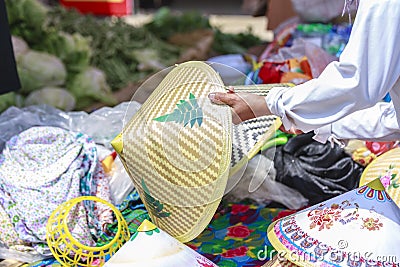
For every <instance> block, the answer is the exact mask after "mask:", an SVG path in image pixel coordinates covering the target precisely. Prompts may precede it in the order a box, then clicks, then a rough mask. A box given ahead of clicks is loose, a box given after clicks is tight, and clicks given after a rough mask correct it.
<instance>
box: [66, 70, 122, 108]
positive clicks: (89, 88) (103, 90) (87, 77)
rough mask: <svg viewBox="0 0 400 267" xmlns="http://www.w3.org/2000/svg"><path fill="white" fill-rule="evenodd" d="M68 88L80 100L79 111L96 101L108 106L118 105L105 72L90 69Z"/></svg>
mask: <svg viewBox="0 0 400 267" xmlns="http://www.w3.org/2000/svg"><path fill="white" fill-rule="evenodd" d="M67 88H68V90H69V91H70V92H71V93H72V94H73V95H74V96H75V97H76V99H78V101H77V103H76V108H77V109H82V108H84V107H87V106H89V105H90V104H92V103H93V102H95V101H100V102H102V103H104V104H107V105H115V104H116V103H117V102H116V100H115V98H114V96H113V95H112V93H111V88H110V86H109V85H108V84H107V81H106V76H105V75H104V72H102V71H101V70H99V69H97V68H94V67H89V68H87V69H85V70H84V71H83V72H81V73H79V74H78V75H76V76H75V77H74V78H73V79H72V80H71V82H69V84H68V86H67Z"/></svg>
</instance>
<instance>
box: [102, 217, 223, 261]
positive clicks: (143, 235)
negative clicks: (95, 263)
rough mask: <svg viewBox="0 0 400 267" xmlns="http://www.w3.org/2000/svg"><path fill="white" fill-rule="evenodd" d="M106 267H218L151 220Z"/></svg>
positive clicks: (144, 224) (146, 222)
mask: <svg viewBox="0 0 400 267" xmlns="http://www.w3.org/2000/svg"><path fill="white" fill-rule="evenodd" d="M104 266H105V267H135V266H137V267H142V266H146V267H158V266H163V267H175V266H193V267H217V265H215V264H214V263H213V262H212V261H210V260H209V259H207V258H205V257H204V256H202V255H200V254H199V253H197V252H196V251H194V250H192V249H191V248H189V247H188V246H185V245H184V244H183V243H180V242H179V241H178V240H176V239H174V238H173V237H171V236H170V235H168V234H167V233H166V232H164V231H163V230H161V229H159V228H157V226H155V225H154V224H152V223H151V222H149V221H148V220H145V221H143V223H142V224H141V225H140V226H139V228H138V231H137V232H136V233H134V234H133V235H132V237H131V239H130V240H129V241H128V242H127V243H126V244H125V245H124V246H123V247H122V248H121V249H120V250H119V251H118V252H117V253H116V254H115V255H114V256H113V257H112V258H111V259H110V260H109V261H107V263H106V264H105V265H104Z"/></svg>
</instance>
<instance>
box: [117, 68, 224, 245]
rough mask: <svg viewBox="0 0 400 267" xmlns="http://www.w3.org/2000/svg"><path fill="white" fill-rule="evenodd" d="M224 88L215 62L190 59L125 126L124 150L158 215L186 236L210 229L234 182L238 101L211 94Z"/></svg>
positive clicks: (151, 208)
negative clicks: (233, 108)
mask: <svg viewBox="0 0 400 267" xmlns="http://www.w3.org/2000/svg"><path fill="white" fill-rule="evenodd" d="M224 90H225V89H224V86H223V83H222V81H221V79H220V77H219V76H218V75H217V74H216V73H215V71H214V70H213V69H212V68H211V67H209V66H208V65H207V64H205V63H202V62H188V63H183V64H181V65H179V66H177V67H176V68H174V69H173V70H172V71H171V72H170V73H169V74H168V75H167V76H166V77H165V78H164V79H163V81H162V82H161V83H160V84H159V86H158V87H157V88H156V89H155V91H154V92H153V93H152V95H151V96H150V97H149V99H148V100H147V101H146V102H145V104H144V105H143V106H142V108H141V109H140V110H139V111H138V112H137V113H136V114H135V116H134V117H133V118H132V120H131V121H130V122H129V124H128V125H127V126H126V127H125V129H124V130H123V132H122V142H123V151H122V154H121V153H120V156H121V158H122V160H123V162H124V165H125V167H126V169H127V170H128V173H129V175H130V177H131V178H132V179H133V182H134V184H135V187H136V188H137V189H138V191H139V193H140V196H141V199H142V200H143V202H144V203H145V205H146V209H147V210H148V211H149V214H150V217H151V219H152V221H153V223H155V224H156V225H157V226H158V227H159V228H161V229H162V230H164V231H166V232H167V233H169V234H170V235H172V236H173V237H175V238H177V239H178V240H180V241H181V242H187V241H189V240H191V239H193V238H195V237H196V236H197V235H198V234H200V233H201V232H202V231H203V229H204V228H205V227H206V226H207V224H208V223H209V222H210V220H211V218H212V216H213V215H214V213H215V210H216V208H217V207H218V204H219V202H220V200H221V198H222V196H223V193H224V189H225V186H226V181H227V178H228V174H229V163H230V157H231V149H232V141H231V124H232V122H231V113H230V108H229V107H227V106H224V105H214V104H212V103H211V102H210V101H209V99H208V94H209V93H211V92H224ZM155 196H156V197H155Z"/></svg>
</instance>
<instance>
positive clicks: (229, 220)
mask: <svg viewBox="0 0 400 267" xmlns="http://www.w3.org/2000/svg"><path fill="white" fill-rule="evenodd" d="M280 211H281V210H280V209H269V208H262V207H259V206H255V205H252V204H222V205H220V207H219V209H218V211H217V213H216V214H215V215H214V218H213V220H212V221H211V223H210V225H209V226H208V227H207V229H206V230H204V231H203V233H202V234H201V235H200V236H198V237H197V238H196V239H195V240H193V241H191V242H189V243H187V244H186V245H188V246H190V247H191V248H193V249H195V250H196V251H197V252H199V253H200V254H202V255H204V256H206V257H207V258H209V259H210V260H212V261H213V262H214V263H216V264H217V265H218V266H219V267H255V266H262V265H263V264H264V263H266V262H267V260H269V259H270V256H271V255H270V254H272V253H273V248H272V246H271V244H270V243H269V241H268V239H267V235H266V230H267V227H268V225H269V224H270V223H271V222H272V220H273V218H274V217H276V216H277V215H278V213H279V212H280Z"/></svg>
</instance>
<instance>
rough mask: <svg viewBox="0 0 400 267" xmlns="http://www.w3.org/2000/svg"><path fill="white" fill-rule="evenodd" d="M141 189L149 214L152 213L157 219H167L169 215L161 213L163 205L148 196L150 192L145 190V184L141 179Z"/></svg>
mask: <svg viewBox="0 0 400 267" xmlns="http://www.w3.org/2000/svg"><path fill="white" fill-rule="evenodd" d="M142 187H143V191H144V195H145V199H146V202H147V205H148V206H149V209H150V212H151V213H153V214H154V215H155V216H156V217H158V218H165V217H169V215H170V213H169V212H165V211H163V209H164V205H163V204H162V203H160V201H158V200H157V199H155V198H154V197H152V196H151V195H150V190H149V189H148V188H147V186H146V183H145V182H144V180H143V179H142Z"/></svg>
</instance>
